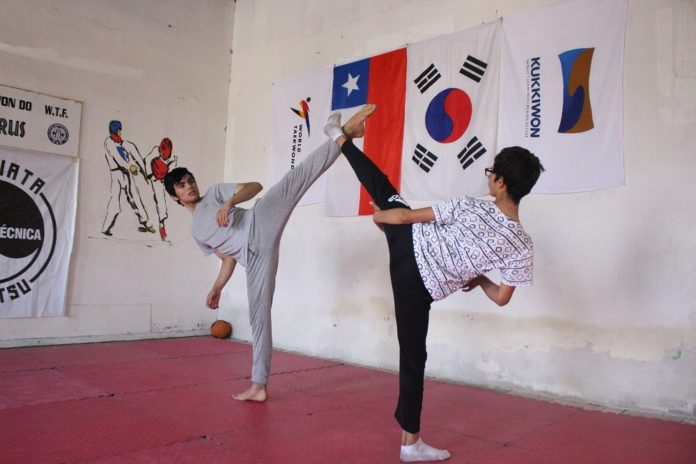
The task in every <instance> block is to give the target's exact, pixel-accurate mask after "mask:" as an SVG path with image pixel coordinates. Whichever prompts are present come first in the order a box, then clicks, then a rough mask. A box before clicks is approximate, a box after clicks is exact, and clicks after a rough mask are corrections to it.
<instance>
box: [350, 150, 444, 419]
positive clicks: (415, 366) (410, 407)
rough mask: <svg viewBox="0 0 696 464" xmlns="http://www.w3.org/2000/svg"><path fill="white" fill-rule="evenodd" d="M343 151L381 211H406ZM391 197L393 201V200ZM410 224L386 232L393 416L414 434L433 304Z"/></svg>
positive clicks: (381, 179) (355, 153)
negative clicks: (395, 349)
mask: <svg viewBox="0 0 696 464" xmlns="http://www.w3.org/2000/svg"><path fill="white" fill-rule="evenodd" d="M341 151H342V152H343V154H344V155H345V156H346V159H348V162H349V163H350V165H351V167H352V168H353V171H355V174H356V175H357V176H358V180H360V183H361V184H362V185H363V186H364V187H365V188H366V189H367V191H368V193H369V194H370V196H371V197H372V200H373V201H374V203H375V204H376V205H377V206H379V208H380V209H383V210H387V209H392V208H408V206H406V205H405V204H403V203H400V202H398V201H393V200H394V198H395V195H396V196H397V197H396V198H400V196H398V195H399V192H397V191H396V189H395V188H394V186H393V185H392V184H391V182H389V179H388V178H387V176H386V175H385V174H384V173H383V172H382V171H380V170H379V168H378V167H377V166H376V165H375V164H374V163H373V162H372V161H371V160H370V159H369V158H368V157H367V156H366V155H365V154H364V153H363V152H361V151H360V150H359V149H358V148H356V146H355V145H353V143H352V142H351V141H350V140H349V141H347V142H345V143H344V144H343V147H342V148H341ZM389 199H392V201H389ZM411 230H412V229H411V224H402V225H389V224H385V226H384V233H385V235H386V236H387V244H388V245H389V273H390V276H391V284H392V292H393V293H394V309H395V313H396V329H397V334H398V337H399V349H400V351H399V402H398V404H397V406H396V412H395V413H394V417H396V420H397V421H398V422H399V425H401V428H402V429H404V430H406V431H407V432H410V433H418V432H419V431H420V415H421V409H422V406H423V378H424V375H425V360H426V358H427V352H426V347H425V339H426V336H427V335H428V318H429V314H430V304H431V303H432V302H433V299H432V297H431V296H430V294H429V293H428V290H427V289H426V288H425V285H423V280H422V279H421V276H420V272H419V271H418V265H417V264H416V258H415V256H414V254H413V234H412V232H411Z"/></svg>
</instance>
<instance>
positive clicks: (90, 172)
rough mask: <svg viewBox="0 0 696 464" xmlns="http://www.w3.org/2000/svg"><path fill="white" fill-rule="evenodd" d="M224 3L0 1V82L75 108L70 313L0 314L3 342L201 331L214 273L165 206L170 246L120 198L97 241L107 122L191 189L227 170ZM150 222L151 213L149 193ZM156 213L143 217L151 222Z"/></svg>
mask: <svg viewBox="0 0 696 464" xmlns="http://www.w3.org/2000/svg"><path fill="white" fill-rule="evenodd" d="M233 15H234V3H233V1H232V0H200V1H197V2H190V1H188V0H152V1H145V2H141V1H138V0H127V1H118V2H114V1H110V0H58V1H57V0H3V1H2V3H1V4H0V83H1V84H3V85H9V86H14V87H19V88H23V89H28V90H33V91H37V92H42V93H46V94H50V95H55V96H59V97H65V98H70V99H75V100H80V101H82V102H83V113H82V127H81V140H80V175H79V187H78V190H79V194H78V212H77V226H76V234H75V241H74V248H73V256H72V262H71V272H70V278H69V290H68V297H67V312H68V314H67V316H66V317H59V318H42V319H3V320H0V346H15V345H24V344H37V343H63V342H76V341H86V340H105V339H121V338H143V337H158V336H167V335H182V334H190V333H205V332H207V331H208V330H209V326H210V323H211V321H213V320H214V319H215V313H213V312H211V311H209V310H207V309H205V307H204V304H203V302H204V295H205V292H207V289H208V286H209V281H210V280H211V278H212V276H214V275H215V272H216V269H215V267H214V266H213V263H211V262H210V261H207V260H205V259H204V257H203V256H202V255H201V253H200V252H199V251H198V250H197V249H196V248H195V246H194V244H193V243H192V241H191V240H190V234H189V227H190V215H189V214H188V212H186V211H185V210H184V209H183V208H182V207H180V206H178V205H176V204H174V203H173V202H170V203H169V205H168V206H169V218H168V219H167V222H166V226H167V230H168V233H169V242H162V241H161V240H160V238H159V234H158V233H155V234H143V233H140V232H138V231H137V230H136V229H137V225H138V224H137V221H136V219H135V215H134V214H133V213H132V211H131V210H130V208H129V207H128V205H127V204H126V203H125V201H124V202H123V204H122V212H121V214H120V215H119V217H118V219H117V222H116V224H115V226H114V228H113V229H112V232H113V236H112V237H111V238H107V237H106V236H104V235H103V234H102V233H101V231H102V223H103V221H104V216H105V212H106V205H107V201H108V199H109V193H110V191H109V182H110V175H109V172H108V170H107V166H106V161H105V158H104V140H105V139H106V137H107V136H108V130H107V128H108V124H109V121H111V120H112V119H118V120H120V121H121V122H122V123H123V133H122V135H123V137H124V139H127V140H130V141H132V142H134V143H135V144H136V145H137V146H138V147H139V149H140V151H141V152H142V154H143V155H144V154H146V153H147V152H149V150H150V149H151V148H152V147H154V146H155V145H158V144H159V142H160V140H161V139H162V138H163V137H169V138H170V139H171V140H172V141H173V144H174V153H175V154H176V155H177V156H178V157H179V164H180V165H185V166H187V167H189V168H190V169H191V170H192V171H193V172H194V173H196V174H197V177H198V178H199V179H200V180H201V182H205V183H210V182H212V181H213V180H219V178H220V173H221V172H222V169H223V164H224V147H225V136H226V134H225V130H226V123H227V100H226V95H227V92H228V87H229V69H230V61H231V54H230V53H231V43H232V21H233ZM144 200H145V201H146V202H147V206H148V207H149V208H148V209H149V213H150V222H151V223H153V225H154V226H155V228H157V226H158V224H157V218H156V213H155V211H154V208H153V204H152V202H151V199H150V196H149V195H148V196H146V197H145V198H144ZM153 216H154V220H153Z"/></svg>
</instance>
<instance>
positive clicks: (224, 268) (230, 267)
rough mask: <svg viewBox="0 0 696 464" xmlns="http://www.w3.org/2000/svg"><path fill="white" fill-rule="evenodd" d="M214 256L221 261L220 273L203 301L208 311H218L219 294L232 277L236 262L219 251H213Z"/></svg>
mask: <svg viewBox="0 0 696 464" xmlns="http://www.w3.org/2000/svg"><path fill="white" fill-rule="evenodd" d="M215 255H216V256H217V257H218V258H220V259H221V260H222V264H221V265H220V272H219V273H218V276H217V279H215V282H214V283H213V288H212V289H211V290H210V292H209V293H208V296H207V297H206V300H205V304H206V305H207V306H208V307H209V308H210V309H218V308H219V307H220V294H221V293H222V289H223V288H224V287H225V285H226V284H227V282H228V281H229V280H230V277H232V273H233V272H234V268H235V266H236V265H237V260H236V259H234V258H233V257H231V256H227V255H225V254H222V253H220V252H219V251H215Z"/></svg>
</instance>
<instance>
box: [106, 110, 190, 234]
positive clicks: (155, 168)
mask: <svg viewBox="0 0 696 464" xmlns="http://www.w3.org/2000/svg"><path fill="white" fill-rule="evenodd" d="M122 132H123V124H121V121H117V120H114V121H111V122H110V123H109V135H108V136H107V137H106V140H104V157H105V158H106V164H107V166H108V169H109V172H110V175H111V190H110V196H109V201H108V203H107V205H106V216H105V217H104V224H103V225H102V231H101V232H102V234H103V235H105V236H107V237H111V236H113V235H114V233H115V232H118V231H119V225H118V221H117V220H118V218H119V215H120V214H121V209H122V207H123V204H124V202H125V204H127V205H128V207H129V208H130V210H131V211H132V212H133V214H134V215H135V217H136V218H137V221H138V227H137V230H138V232H142V233H145V234H150V233H152V234H154V233H156V230H155V226H154V225H153V224H154V221H155V219H156V220H157V221H158V222H157V225H158V228H159V236H160V238H161V239H162V241H166V240H167V229H166V227H165V221H166V220H167V216H168V215H167V193H166V192H165V190H164V182H163V180H164V176H165V175H166V174H167V173H168V172H169V169H171V168H174V167H175V166H176V161H177V157H176V156H174V154H173V146H172V141H171V139H169V138H167V137H165V138H163V139H162V140H161V142H160V143H159V145H155V146H154V147H152V149H151V150H150V151H149V152H148V154H147V155H145V156H144V157H143V156H142V155H141V154H140V150H139V149H138V147H137V146H136V145H135V143H133V142H131V141H129V140H126V139H125V138H124V136H123V133H122ZM148 197H149V198H148ZM149 199H152V201H149ZM153 210H154V211H153ZM153 213H154V214H153Z"/></svg>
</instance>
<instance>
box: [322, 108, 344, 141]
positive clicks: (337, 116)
mask: <svg viewBox="0 0 696 464" xmlns="http://www.w3.org/2000/svg"><path fill="white" fill-rule="evenodd" d="M324 133H325V134H326V135H328V136H329V138H330V139H331V140H333V141H334V142H335V141H336V139H337V138H339V137H340V136H342V135H345V134H344V133H343V129H341V113H340V112H338V111H336V112H334V113H331V115H329V118H328V119H327V120H326V125H325V126H324Z"/></svg>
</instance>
